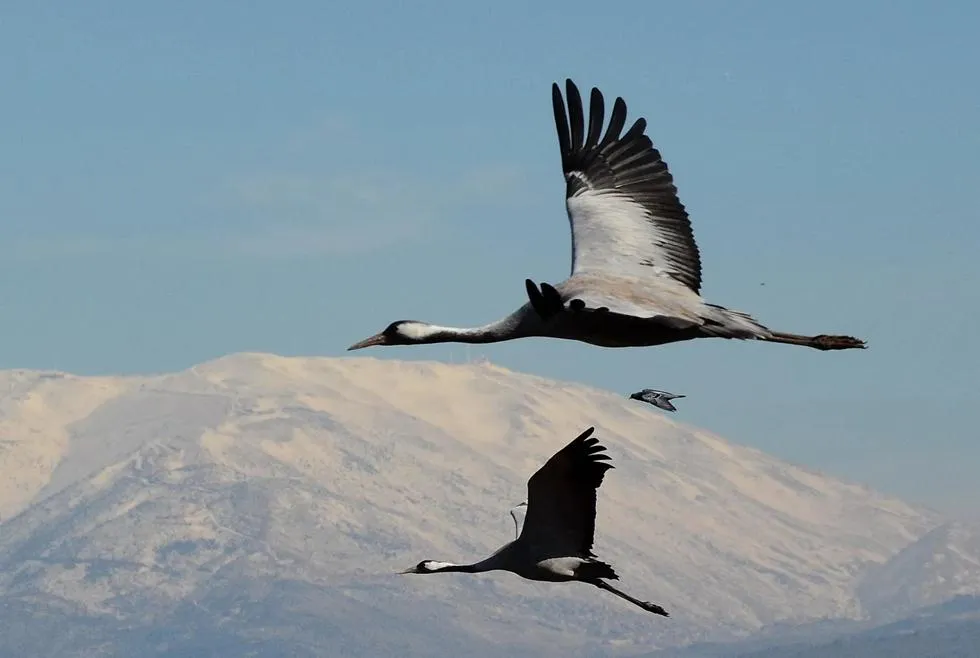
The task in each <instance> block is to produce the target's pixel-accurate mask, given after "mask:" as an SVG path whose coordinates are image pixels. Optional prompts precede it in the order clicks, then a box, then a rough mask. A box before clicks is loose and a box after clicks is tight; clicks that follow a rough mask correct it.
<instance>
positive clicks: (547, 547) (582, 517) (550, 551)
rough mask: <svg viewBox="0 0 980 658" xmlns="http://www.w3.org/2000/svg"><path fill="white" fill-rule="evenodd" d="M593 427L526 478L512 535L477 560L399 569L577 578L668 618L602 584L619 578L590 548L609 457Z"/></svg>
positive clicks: (563, 579) (427, 562)
mask: <svg viewBox="0 0 980 658" xmlns="http://www.w3.org/2000/svg"><path fill="white" fill-rule="evenodd" d="M594 431H595V428H594V427H590V428H589V429H587V430H585V431H584V432H582V433H581V434H580V435H579V436H577V437H576V438H575V439H573V440H572V441H571V442H570V443H569V444H568V445H566V446H565V447H564V448H562V449H561V450H559V451H558V452H557V453H555V454H554V455H553V456H552V457H551V459H549V460H548V461H547V462H546V463H545V465H544V466H542V467H541V468H540V469H538V471H537V473H535V474H534V475H532V476H531V479H529V480H528V482H527V515H526V517H525V519H524V528H523V530H522V531H521V533H520V535H519V536H518V538H517V539H515V540H514V541H512V542H510V543H508V544H505V545H504V546H502V547H501V548H500V549H498V550H497V552H495V553H494V554H493V555H491V556H490V557H488V558H487V559H485V560H482V561H480V562H476V563H473V564H454V563H452V562H439V561H436V560H423V561H421V562H419V563H418V564H417V565H415V566H414V567H412V568H411V569H407V570H405V571H402V572H401V573H403V574H429V573H450V572H459V573H483V572H486V571H510V572H512V573H515V574H517V575H518V576H521V577H522V578H527V579H528V580H541V581H547V582H568V581H573V580H577V581H579V582H583V583H588V584H589V585H593V586H595V587H598V588H599V589H603V590H606V591H607V592H611V593H612V594H615V595H616V596H618V597H620V598H622V599H625V600H627V601H629V602H630V603H632V604H633V605H636V606H639V607H640V608H643V609H644V610H646V611H647V612H652V613H654V614H658V615H663V616H664V617H669V616H670V615H669V614H668V613H667V611H666V610H664V609H663V608H662V607H661V606H659V605H656V604H654V603H649V602H646V601H640V600H639V599H635V598H633V597H632V596H630V595H629V594H626V593H625V592H623V591H620V590H618V589H616V588H615V587H613V586H612V585H610V584H609V583H607V582H606V580H619V576H618V575H617V574H616V572H615V571H614V570H613V568H612V566H610V565H609V564H607V563H605V562H601V561H599V560H598V559H596V556H595V554H594V553H593V552H592V544H593V540H594V535H595V513H596V490H597V489H598V488H599V485H601V484H602V479H603V477H604V476H605V474H606V471H607V470H609V469H610V468H613V466H612V464H607V463H605V462H606V461H609V455H607V454H605V450H606V448H605V446H603V445H601V444H600V443H599V440H598V439H596V438H594V437H593V436H592V433H593V432H594ZM518 507H519V506H518ZM514 523H515V524H516V523H517V518H516V517H515V518H514Z"/></svg>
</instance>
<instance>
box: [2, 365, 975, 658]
mask: <svg viewBox="0 0 980 658" xmlns="http://www.w3.org/2000/svg"><path fill="white" fill-rule="evenodd" d="M589 426H595V427H596V435H597V436H598V437H599V438H600V439H601V440H602V441H603V443H605V444H606V446H607V447H608V449H609V453H610V455H611V456H612V458H613V460H614V464H615V466H616V469H615V470H613V471H611V472H610V473H609V475H607V477H606V480H605V483H604V484H603V487H602V489H601V490H600V493H599V511H598V520H597V538H596V551H597V553H598V554H599V555H600V556H601V557H602V558H604V559H606V560H608V561H610V562H611V563H612V564H613V565H615V567H616V569H617V571H618V572H619V573H620V576H621V577H622V581H621V585H622V587H623V588H624V589H625V590H627V591H629V592H632V593H635V594H636V595H637V596H639V597H641V598H644V599H648V600H652V601H656V602H659V603H661V604H663V605H664V606H666V607H667V608H668V609H669V610H670V612H671V614H672V616H671V618H669V619H663V618H658V617H653V616H651V615H649V614H646V613H643V612H642V611H639V610H637V609H635V608H632V607H631V606H629V605H628V604H626V603H625V602H623V601H620V600H619V599H616V598H615V597H612V596H608V595H606V594H605V593H603V592H600V591H598V590H595V589H593V588H590V587H588V586H585V585H579V584H549V583H532V582H527V581H523V580H521V579H519V578H517V577H516V576H513V575H511V574H499V573H498V574H484V575H479V576H469V575H463V574H453V575H433V576H400V575H395V574H394V572H395V571H397V570H400V569H404V568H406V567H408V566H411V565H413V564H415V563H417V562H418V561H420V560H422V559H425V558H431V559H444V560H452V561H470V560H476V559H479V558H482V557H484V556H486V555H487V554H489V553H490V552H491V551H493V550H494V549H496V548H497V547H498V546H499V545H501V544H502V543H504V542H506V541H509V540H510V539H512V538H513V523H512V521H511V519H510V517H509V515H508V513H507V512H508V510H509V509H510V508H511V507H512V506H513V505H515V504H516V503H518V502H520V501H521V500H524V498H525V496H526V489H525V486H526V481H527V478H528V477H529V476H530V475H531V474H532V473H533V472H534V471H535V470H536V469H537V468H538V467H540V465H541V464H542V463H543V462H544V461H545V460H546V459H547V458H548V457H549V456H550V455H551V454H553V453H554V451H555V450H557V449H558V448H560V447H562V446H563V445H564V444H565V443H567V442H568V441H569V440H570V439H572V438H573V437H574V436H575V435H576V434H578V433H579V432H581V431H582V430H583V429H585V428H586V427H589ZM0 476H2V477H0V623H3V625H4V627H5V628H17V629H20V630H19V631H18V632H9V633H8V632H5V633H4V634H2V635H0V645H4V644H6V646H5V647H3V649H4V651H3V652H2V653H3V654H4V655H11V656H17V655H40V653H38V652H39V651H43V652H46V653H48V654H52V653H53V654H57V655H63V656H69V655H83V654H82V653H77V654H76V653H72V651H81V649H79V648H78V647H83V648H86V650H87V651H88V652H87V653H85V654H84V655H134V654H133V653H132V652H133V651H137V652H139V653H140V655H178V653H174V652H179V651H183V652H185V653H186V655H195V656H198V655H202V656H203V655H248V653H247V650H255V651H258V653H257V654H255V655H263V656H266V655H268V656H278V655H283V656H285V655H296V656H306V655H309V656H316V655H331V656H332V655H351V656H355V655H371V656H379V655H398V656H413V655H420V656H421V655H425V656H438V655H464V654H465V655H469V656H482V655H501V653H503V654H504V655H513V654H512V653H508V651H525V652H526V651H532V650H533V651H534V652H535V655H595V654H596V653H602V654H616V655H628V654H631V653H632V654H636V653H646V652H650V651H652V650H654V649H657V648H661V647H670V646H678V645H682V644H685V643H688V642H692V641H703V640H725V639H727V638H733V637H739V636H745V635H747V634H750V633H752V632H753V631H756V630H757V629H760V628H762V627H764V626H769V625H772V624H779V623H784V624H803V623H807V622H811V621H816V620H821V619H857V618H863V617H867V616H868V615H869V613H870V614H876V612H875V610H869V609H868V608H869V606H870V607H877V608H882V609H886V608H888V606H891V605H894V600H893V598H894V597H893V596H892V595H891V594H881V595H880V596H879V597H878V598H875V596H874V595H871V594H869V591H868V588H870V589H871V590H873V591H876V592H879V593H882V592H885V591H886V590H887V591H895V592H897V594H895V595H894V596H899V597H913V598H914V597H915V596H922V597H923V604H925V603H931V602H933V601H932V600H931V599H932V598H934V594H933V593H932V590H930V592H928V593H925V592H922V591H921V588H919V589H915V588H911V589H901V588H898V589H896V587H895V586H893V585H892V584H891V583H897V582H899V581H902V579H903V578H904V575H903V574H906V573H915V570H916V568H919V567H920V566H921V565H919V564H918V563H916V564H915V565H913V566H906V567H901V568H896V569H892V571H890V572H889V571H888V570H889V569H891V566H890V565H891V564H893V563H894V560H897V559H899V557H896V556H900V555H901V553H902V551H903V549H905V550H910V549H911V548H914V545H915V542H917V540H919V539H920V538H922V537H923V536H926V537H928V535H927V533H929V532H930V531H934V529H936V528H937V526H940V524H941V523H942V522H943V521H944V520H943V519H940V518H939V517H938V516H937V515H936V514H934V513H932V512H930V511H927V510H922V509H918V508H915V507H913V506H910V505H907V504H905V503H903V502H901V501H899V500H895V499H893V498H889V497H886V496H883V495H880V494H878V493H876V492H874V491H871V490H869V489H867V488H865V487H863V486H859V485H855V484H849V483H844V482H841V481H838V480H835V479H833V478H829V477H826V476H824V475H821V474H818V473H815V472H812V471H809V470H806V469H803V468H800V467H797V466H793V465H790V464H787V463H785V462H782V461H779V460H777V459H774V458H772V457H769V456H767V455H765V454H763V453H761V452H759V451H756V450H752V449H749V448H745V447H740V446H736V445H732V444H730V443H727V442H726V441H724V440H723V439H721V438H719V437H717V436H713V435H711V434H708V433H706V432H703V431H700V430H697V429H695V428H691V427H687V426H685V425H683V424H681V423H678V422H675V421H674V420H673V419H671V418H668V417H666V416H665V415H663V414H662V413H660V412H658V411H656V410H655V409H653V408H651V407H648V406H646V405H641V404H637V403H636V402H630V401H628V400H626V399H625V397H624V396H622V395H619V394H613V393H608V392H603V391H598V390H595V389H590V388H587V387H584V386H581V385H577V384H568V383H561V382H555V381H549V380H545V379H541V378H538V377H532V376H528V375H523V374H518V373H514V372H511V371H508V370H505V369H502V368H498V367H495V366H492V365H489V364H481V365H445V364H437V363H428V362H399V361H388V360H375V359H360V358H356V359H325V358H324V359H300V358H282V357H277V356H272V355H264V354H240V355H234V356H230V357H226V358H222V359H218V360H216V361H212V362H208V363H205V364H202V365H200V366H197V367H195V368H191V369H190V370H187V371H184V372H180V373H176V374H168V375H161V376H155V377H98V378H95V377H93V378H86V377H75V376H71V375H64V374H60V373H38V372H29V371H5V372H0ZM970 550H972V549H970ZM890 560H892V562H889V561H890ZM913 561H914V560H913ZM881 565H884V566H881ZM875 567H880V568H879V569H878V570H877V571H876V572H874V573H876V574H877V575H873V576H872V575H868V574H871V573H872V569H873V568H875ZM975 567H976V565H975V564H973V563H971V562H969V561H967V560H964V561H960V562H957V563H956V568H957V569H960V570H962V571H963V572H964V573H963V574H961V575H960V576H958V577H960V578H961V580H962V581H963V582H972V583H973V584H972V585H970V586H968V587H966V588H965V589H971V588H972V591H973V592H974V593H977V592H978V590H980V585H978V581H977V579H976V578H975V576H976V574H977V573H980V572H978V571H975ZM882 573H885V574H889V575H886V576H884V577H885V578H887V582H888V583H889V585H888V587H875V586H873V585H871V584H870V583H871V582H872V579H873V578H882V577H883V576H881V574H882ZM958 573H959V572H958ZM971 578H973V579H974V580H972V581H971V580H970V579H971ZM859 583H860V584H861V588H862V589H861V590H860V593H859V591H858V585H859ZM888 588H891V589H888ZM959 589H963V588H959ZM958 593H963V592H958ZM903 600H904V598H903ZM913 603H914V601H913ZM11 624H13V626H11ZM48 629H51V630H54V631H56V632H55V633H53V634H52V633H51V632H48ZM20 631H23V632H20ZM18 638H19V639H18ZM45 642H46V643H47V644H45ZM55 642H67V643H68V644H64V645H57V646H56V645H55V644H52V643H55ZM256 647H258V648H256ZM114 652H115V653H114ZM127 652H129V653H127ZM228 652H230V653H228ZM461 652H462V653H461ZM180 655H183V654H180Z"/></svg>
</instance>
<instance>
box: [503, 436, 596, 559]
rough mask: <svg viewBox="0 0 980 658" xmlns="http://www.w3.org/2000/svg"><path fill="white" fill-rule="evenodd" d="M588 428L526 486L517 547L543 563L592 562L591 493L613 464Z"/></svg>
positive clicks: (592, 504)
mask: <svg viewBox="0 0 980 658" xmlns="http://www.w3.org/2000/svg"><path fill="white" fill-rule="evenodd" d="M594 431H595V428H594V427H590V428H589V429H587V430H585V431H584V432H582V434H580V435H579V436H578V437H576V438H575V439H574V440H573V441H572V442H571V443H569V444H568V445H567V446H565V447H564V448H562V449H561V450H559V451H558V452H557V453H555V454H554V456H552V457H551V459H549V460H548V461H547V463H545V465H544V466H542V467H541V468H540V469H538V472H537V473H535V474H534V475H532V476H531V479H530V480H528V482H527V514H526V515H525V517H524V528H523V530H522V531H521V536H520V539H519V541H526V542H528V544H529V545H530V546H531V547H533V550H534V551H535V552H536V553H537V554H538V555H541V556H542V557H573V556H579V557H592V556H593V554H592V543H593V538H594V535H595V506H596V489H598V488H599V485H600V484H602V478H603V477H604V476H605V473H606V471H607V470H609V469H610V468H612V467H613V466H612V464H607V463H606V462H607V461H609V455H607V454H605V450H606V448H605V446H603V445H601V444H600V443H599V440H598V439H596V438H595V437H593V436H592V433H593V432H594Z"/></svg>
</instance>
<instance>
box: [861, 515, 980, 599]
mask: <svg viewBox="0 0 980 658" xmlns="http://www.w3.org/2000/svg"><path fill="white" fill-rule="evenodd" d="M857 591H858V594H859V596H860V598H861V602H862V603H863V604H864V605H865V606H866V607H867V608H868V609H869V610H872V611H874V613H875V614H876V615H877V616H880V617H885V618H887V617H895V616H897V615H901V614H905V613H907V612H909V611H911V610H914V609H916V608H920V607H923V606H926V605H935V604H939V603H943V602H944V601H948V600H950V599H953V598H955V597H957V596H969V595H975V594H977V593H978V592H980V525H978V524H970V523H962V522H955V521H954V522H949V523H944V524H943V525H941V526H939V527H937V528H934V529H933V530H931V531H930V532H928V533H926V535H925V536H923V537H922V538H921V539H919V540H918V541H917V542H915V543H914V544H911V545H909V546H907V547H905V548H904V549H902V550H901V551H899V553H898V554H897V555H895V556H894V557H893V558H891V559H890V560H888V562H886V563H885V564H883V565H880V566H878V567H875V568H872V569H869V570H868V573H867V574H866V575H865V576H864V577H863V578H862V579H861V582H860V585H859V587H858V590H857Z"/></svg>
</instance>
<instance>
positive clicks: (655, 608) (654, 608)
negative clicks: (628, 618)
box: [642, 601, 670, 617]
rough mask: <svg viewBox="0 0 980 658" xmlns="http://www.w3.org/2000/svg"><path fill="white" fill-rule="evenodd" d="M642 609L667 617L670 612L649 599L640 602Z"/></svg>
mask: <svg viewBox="0 0 980 658" xmlns="http://www.w3.org/2000/svg"><path fill="white" fill-rule="evenodd" d="M642 606H643V609H644V610H646V611H647V612H652V613H653V614H655V615H662V616H664V617H669V616H670V613H668V612H667V611H666V610H664V609H663V608H662V607H661V606H659V605H657V604H656V603H650V602H649V601H643V602H642Z"/></svg>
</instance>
